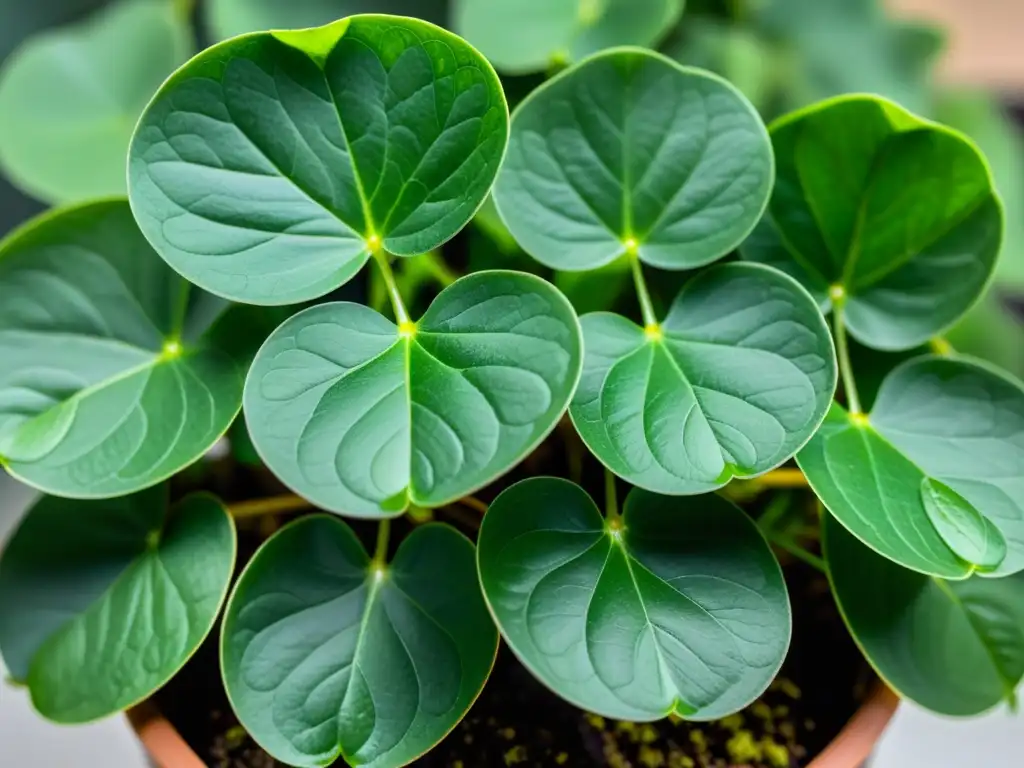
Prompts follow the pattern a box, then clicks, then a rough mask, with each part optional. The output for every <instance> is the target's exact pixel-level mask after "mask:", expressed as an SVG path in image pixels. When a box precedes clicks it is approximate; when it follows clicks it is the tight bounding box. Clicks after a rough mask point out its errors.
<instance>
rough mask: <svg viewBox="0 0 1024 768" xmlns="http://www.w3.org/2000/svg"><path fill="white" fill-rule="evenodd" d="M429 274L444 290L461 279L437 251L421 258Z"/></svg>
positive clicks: (425, 254)
mask: <svg viewBox="0 0 1024 768" xmlns="http://www.w3.org/2000/svg"><path fill="white" fill-rule="evenodd" d="M420 258H421V259H423V264H424V265H425V266H426V268H427V272H429V273H430V276H431V277H433V278H434V279H435V280H436V281H437V282H438V283H439V284H440V285H441V287H442V288H447V287H448V286H449V285H451V284H452V283H454V282H455V281H456V280H458V279H459V277H461V275H459V274H458V273H457V272H455V270H453V269H452V268H451V267H449V266H448V264H447V262H445V260H444V258H443V257H442V256H441V254H439V253H438V252H437V251H429V252H427V253H424V254H423V255H422V256H420Z"/></svg>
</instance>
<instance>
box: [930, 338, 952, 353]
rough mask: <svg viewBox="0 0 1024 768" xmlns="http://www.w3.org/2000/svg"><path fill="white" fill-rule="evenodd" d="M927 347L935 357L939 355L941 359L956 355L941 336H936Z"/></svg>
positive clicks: (950, 345)
mask: <svg viewBox="0 0 1024 768" xmlns="http://www.w3.org/2000/svg"><path fill="white" fill-rule="evenodd" d="M928 347H929V348H930V349H931V351H932V352H934V353H935V354H936V355H941V356H942V357H949V356H950V355H955V354H956V350H955V349H953V345H952V344H950V343H949V341H947V340H946V339H945V338H944V337H942V336H936V337H935V338H934V339H932V340H931V341H929V342H928Z"/></svg>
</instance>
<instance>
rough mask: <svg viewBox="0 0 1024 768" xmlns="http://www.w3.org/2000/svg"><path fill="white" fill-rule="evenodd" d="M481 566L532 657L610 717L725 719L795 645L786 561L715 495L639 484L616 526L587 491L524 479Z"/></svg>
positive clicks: (487, 527) (544, 677) (486, 537)
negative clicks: (659, 491)
mask: <svg viewBox="0 0 1024 768" xmlns="http://www.w3.org/2000/svg"><path fill="white" fill-rule="evenodd" d="M477 564H478V566H479V569H480V583H481V584H482V585H483V589H484V597H485V598H486V599H487V602H488V604H489V605H490V608H491V612H492V613H493V614H494V617H495V619H496V620H497V622H498V627H499V628H500V629H501V632H502V634H503V635H504V637H505V640H506V641H507V642H508V644H509V646H510V647H511V648H512V650H513V651H514V652H515V653H516V655H517V656H518V657H519V659H520V660H521V661H522V662H523V664H524V665H525V666H526V667H527V668H529V669H530V670H531V671H532V672H533V674H535V675H536V676H537V677H538V678H539V679H540V680H541V681H542V682H543V683H545V684H546V685H548V686H549V687H550V688H551V689H552V690H554V691H555V692H556V693H557V694H558V695H559V696H561V697H562V698H564V699H566V700H567V701H570V702H572V703H573V704H575V705H577V706H579V707H582V708H584V709H587V710H590V711H593V712H598V713H600V714H603V715H606V716H608V717H616V718H622V719H628V720H657V719H659V718H662V717H665V716H666V715H668V714H670V713H672V712H675V713H677V714H679V715H682V716H684V717H687V718H689V719H694V720H712V719H715V718H719V717H722V716H724V715H726V714H729V713H731V712H734V711H737V710H739V709H742V708H743V707H744V706H746V705H747V704H749V703H750V702H751V701H753V700H754V699H755V698H757V696H758V695H760V694H761V693H762V692H763V691H764V689H765V688H766V687H767V686H768V684H769V682H771V680H772V678H773V677H774V676H775V674H776V673H777V672H778V670H779V667H780V666H781V665H782V660H783V658H784V657H785V655H786V651H787V649H788V648H789V639H790V611H789V598H788V596H787V594H786V586H785V584H784V582H783V580H782V572H781V570H780V569H779V564H778V562H777V561H776V560H775V556H774V555H773V554H772V552H771V550H770V549H769V547H768V545H767V543H766V542H765V540H764V538H763V537H762V536H761V534H760V532H759V531H758V529H757V526H755V525H754V524H753V523H752V522H751V521H750V519H749V518H748V517H747V516H746V515H745V514H743V512H741V511H740V510H739V509H738V508H737V507H735V506H733V505H732V504H730V503H729V502H727V501H725V500H724V499H722V498H720V497H718V496H713V495H708V496H701V497H700V498H699V499H687V500H683V499H677V498H672V497H667V496H656V495H654V494H652V493H649V492H647V491H644V490H639V489H637V490H634V491H633V492H632V493H630V495H629V497H628V498H627V500H626V506H625V515H624V516H623V518H622V520H621V523H620V522H619V521H613V522H606V521H605V520H604V519H603V518H602V517H601V515H600V513H599V512H598V510H597V507H596V506H595V505H594V502H593V501H592V500H591V499H590V497H589V496H588V495H587V494H586V492H585V491H584V490H583V489H582V488H580V487H579V486H577V485H575V484H573V483H570V482H569V481H567V480H559V479H556V478H549V477H545V478H532V479H530V480H524V481H522V482H520V483H517V484H516V485H513V486H512V487H511V488H508V489H507V490H505V491H504V492H503V493H502V494H501V495H500V496H498V498H497V499H495V501H494V502H493V503H492V504H491V506H490V508H489V509H488V511H487V514H486V515H485V516H484V521H483V525H482V526H481V528H480V538H479V550H478V552H477Z"/></svg>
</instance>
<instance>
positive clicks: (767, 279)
mask: <svg viewBox="0 0 1024 768" xmlns="http://www.w3.org/2000/svg"><path fill="white" fill-rule="evenodd" d="M580 324H581V325H582V326H583V338H584V348H585V350H586V356H585V359H584V365H583V377H582V379H581V380H580V386H579V389H578V390H577V391H576V395H575V396H574V397H573V401H572V406H571V407H570V409H569V413H570V415H571V417H572V420H573V423H574V424H575V425H576V429H577V430H578V431H579V433H580V435H581V436H582V437H583V440H584V442H586V444H587V447H588V448H590V450H591V451H592V452H593V453H594V454H595V455H596V456H597V457H598V459H600V460H601V462H602V463H604V464H605V465H606V466H607V467H608V468H609V469H611V470H612V471H613V472H615V474H617V475H619V476H620V477H623V478H625V479H626V480H628V481H629V482H630V483H632V484H634V485H639V486H641V487H643V488H647V489H648V490H651V491H655V492H658V493H667V494H692V493H704V492H706V491H709V490H713V489H715V488H719V487H721V486H723V485H725V484H726V483H728V482H729V480H730V479H731V478H732V477H736V476H739V477H751V476H754V475H759V474H762V473H763V472H767V471H768V470H769V469H772V468H773V467H776V466H778V465H780V464H782V463H783V462H784V461H786V460H787V459H788V458H790V457H791V456H792V455H793V454H794V453H796V451H798V450H799V449H800V448H801V447H803V445H804V444H805V443H806V442H807V441H808V440H809V439H810V438H811V436H812V435H813V434H814V432H815V430H816V429H817V428H818V426H819V425H820V424H821V421H822V419H823V418H824V417H825V414H826V412H827V411H828V408H829V404H830V403H831V402H832V395H833V393H834V392H835V388H836V358H835V351H834V350H833V347H832V337H831V336H830V335H829V332H828V328H827V327H826V325H825V320H824V318H823V317H822V316H821V313H820V312H819V311H818V309H817V307H816V306H815V304H814V300H813V299H812V298H811V297H810V296H808V295H807V291H805V290H804V289H803V288H801V287H800V285H799V284H798V283H797V282H796V281H795V280H793V279H792V278H790V277H787V276H786V275H784V274H782V273H781V272H777V271H776V270H773V269H770V268H768V267H763V266H760V265H754V264H725V265H721V266H716V267H712V268H711V269H708V270H706V271H704V272H702V273H701V274H700V275H698V276H697V277H695V278H693V279H692V280H691V281H690V282H689V283H687V284H686V286H685V287H684V288H683V290H682V291H681V292H680V294H679V296H678V298H677V299H676V301H675V303H674V304H673V305H672V309H671V311H670V312H669V314H668V317H666V318H665V322H664V323H662V324H661V325H660V326H657V327H655V328H648V329H644V328H641V327H640V326H638V325H636V324H635V323H633V322H632V321H630V320H627V319H626V318H624V317H620V316H619V315H615V314H612V313H610V312H597V313H594V314H590V315H585V316H584V317H583V318H582V319H581V321H580Z"/></svg>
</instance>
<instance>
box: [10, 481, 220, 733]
mask: <svg viewBox="0 0 1024 768" xmlns="http://www.w3.org/2000/svg"><path fill="white" fill-rule="evenodd" d="M234 562H235V530H234V524H233V523H232V522H231V517H230V516H229V515H228V514H227V511H226V510H225V509H224V507H223V506H222V505H221V504H220V502H219V501H217V500H216V499H215V498H213V497H212V496H207V495H194V496H189V497H188V498H186V499H185V500H184V501H182V502H181V503H179V504H177V505H175V506H174V507H172V508H171V510H170V512H168V511H167V490H166V489H165V488H153V489H150V490H147V491H143V492H142V493H138V494H135V495H133V496H123V497H120V498H116V499H108V500H104V501H69V500H66V499H58V498H56V497H52V496H44V497H43V498H42V499H41V500H40V501H38V502H37V503H36V504H35V506H34V507H32V509H31V510H29V513H28V515H27V516H26V517H25V519H24V521H23V522H22V523H21V526H20V527H19V528H18V530H17V531H16V532H15V534H14V537H13V538H12V539H11V541H10V543H9V544H8V545H7V548H6V549H5V550H4V553H3V557H2V558H0V651H2V652H3V656H4V662H5V663H6V665H7V667H8V669H9V670H10V672H11V674H12V675H13V676H14V677H15V678H16V679H18V680H20V681H22V682H24V683H25V684H27V686H28V688H29V691H30V693H31V695H32V703H33V705H34V706H35V708H36V709H37V710H38V711H39V713H40V714H42V715H43V716H44V717H46V718H48V719H50V720H53V721H55V722H58V723H84V722H88V721H92V720H97V719H99V718H102V717H106V716H107V715H112V714H114V713H115V712H118V711H120V710H123V709H126V708H128V707H131V706H133V705H135V704H137V703H138V702H140V701H142V700H143V699H145V698H147V697H148V696H150V695H151V694H152V693H153V692H154V691H156V690H157V689H159V688H160V687H161V686H163V685H164V683H166V682H167V681H168V680H170V679H171V677H173V676H174V675H175V674H177V672H178V670H179V669H181V667H182V665H184V663H185V662H186V661H188V659H189V658H190V657H191V656H192V654H193V653H195V652H196V650H197V649H198V648H199V646H200V644H201V643H202V641H203V639H204V638H205V637H206V635H207V634H208V633H209V631H210V630H211V629H212V628H213V624H214V622H215V621H216V619H217V615H218V614H219V613H220V607H221V605H222V603H223V601H224V597H225V596H226V594H227V590H228V582H229V580H230V578H231V573H232V571H233V569H234Z"/></svg>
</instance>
